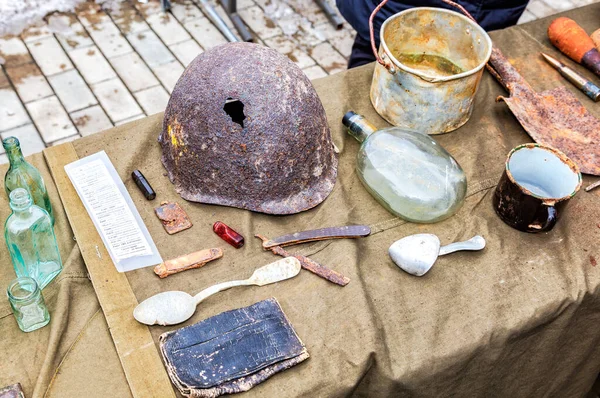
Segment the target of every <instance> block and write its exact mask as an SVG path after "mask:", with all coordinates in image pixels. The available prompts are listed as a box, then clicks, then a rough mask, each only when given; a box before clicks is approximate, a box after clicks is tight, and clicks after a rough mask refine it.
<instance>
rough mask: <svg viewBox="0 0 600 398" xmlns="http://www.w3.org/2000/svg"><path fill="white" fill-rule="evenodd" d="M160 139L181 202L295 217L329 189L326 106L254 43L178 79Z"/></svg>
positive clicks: (230, 47)
mask: <svg viewBox="0 0 600 398" xmlns="http://www.w3.org/2000/svg"><path fill="white" fill-rule="evenodd" d="M158 141H159V142H160V145H161V147H162V162H163V165H164V166H165V168H166V169H167V171H168V174H169V178H170V180H171V182H172V183H173V184H175V189H176V190H177V192H178V193H179V194H180V195H181V197H183V198H184V199H186V200H190V201H194V202H202V203H210V204H218V205H224V206H232V207H239V208H242V209H247V210H252V211H257V212H262V213H268V214H292V213H298V212H301V211H304V210H308V209H310V208H312V207H314V206H316V205H318V204H319V203H321V202H322V201H323V200H324V199H325V198H326V197H327V195H329V193H330V192H331V190H332V189H333V186H334V184H335V179H336V175H337V157H336V154H335V152H334V147H333V143H332V141H331V133H330V131H329V127H328V125H327V118H326V116H325V110H324V109H323V105H322V104H321V101H320V100H319V97H318V96H317V93H316V91H315V89H314V88H313V86H312V84H311V82H310V80H309V79H308V78H307V77H306V76H305V75H304V73H303V72H302V71H301V70H300V68H299V67H298V66H296V64H294V63H293V62H291V61H290V60H289V59H288V58H287V57H286V56H284V55H281V54H279V53H278V52H277V51H275V50H272V49H270V48H267V47H264V46H260V45H257V44H251V43H227V44H223V45H221V46H218V47H215V48H213V49H211V50H209V51H206V52H205V53H203V54H201V55H199V56H198V57H197V58H196V59H194V60H193V61H192V63H191V64H190V65H189V66H188V67H187V69H186V70H185V72H184V73H183V75H182V76H181V77H180V78H179V81H178V82H177V84H176V86H175V89H174V90H173V93H172V94H171V99H170V100H169V104H168V105H167V109H166V111H165V116H164V121H163V129H162V133H161V134H160V136H159V139H158Z"/></svg>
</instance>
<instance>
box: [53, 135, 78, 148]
mask: <svg viewBox="0 0 600 398" xmlns="http://www.w3.org/2000/svg"><path fill="white" fill-rule="evenodd" d="M78 138H81V136H80V135H79V134H76V135H72V136H70V137H66V138H62V139H60V140H57V141H54V142H53V143H51V144H50V146H56V145H60V144H64V143H65V142H71V141H75V140H76V139H78Z"/></svg>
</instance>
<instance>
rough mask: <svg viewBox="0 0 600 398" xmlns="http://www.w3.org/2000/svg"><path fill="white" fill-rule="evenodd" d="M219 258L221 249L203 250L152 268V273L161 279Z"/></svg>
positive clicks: (221, 252) (221, 253)
mask: <svg viewBox="0 0 600 398" xmlns="http://www.w3.org/2000/svg"><path fill="white" fill-rule="evenodd" d="M221 257H223V250H221V249H218V248H215V249H204V250H200V251H197V252H194V253H190V254H186V255H185V256H181V257H177V258H175V259H173V260H167V261H165V262H164V263H162V264H158V265H157V266H156V267H154V273H155V274H156V275H158V276H159V277H160V278H161V279H162V278H166V277H167V276H169V275H173V274H176V273H178V272H182V271H187V270H188V269H194V268H201V267H203V266H204V265H206V264H207V263H209V262H211V261H213V260H217V259H219V258H221Z"/></svg>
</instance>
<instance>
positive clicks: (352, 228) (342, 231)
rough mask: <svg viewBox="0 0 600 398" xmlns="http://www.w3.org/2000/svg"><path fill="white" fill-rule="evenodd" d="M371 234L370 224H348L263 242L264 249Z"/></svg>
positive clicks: (361, 236)
mask: <svg viewBox="0 0 600 398" xmlns="http://www.w3.org/2000/svg"><path fill="white" fill-rule="evenodd" d="M370 234H371V228H369V226H368V225H348V226H345V227H329V228H320V229H313V230H310V231H302V232H295V233H293V234H288V235H283V236H279V237H277V238H273V239H270V240H268V241H266V242H263V244H262V246H263V249H271V248H272V247H274V246H282V247H283V246H290V245H296V244H298V243H306V242H315V241H319V240H327V239H342V238H363V237H365V236H369V235H370Z"/></svg>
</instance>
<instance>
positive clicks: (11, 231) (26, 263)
mask: <svg viewBox="0 0 600 398" xmlns="http://www.w3.org/2000/svg"><path fill="white" fill-rule="evenodd" d="M10 208H11V209H12V210H13V212H12V214H11V215H10V216H9V217H8V219H7V220H6V223H5V225H4V238H5V240H6V245H7V246H8V250H9V253H10V256H11V260H12V263H13V267H14V269H15V273H16V274H17V277H23V276H28V277H31V278H33V279H35V281H36V282H37V284H38V285H39V287H40V289H43V288H44V287H45V286H46V285H48V283H50V282H51V281H52V280H53V279H54V278H55V277H56V276H57V275H58V274H59V273H60V272H61V270H62V261H61V259H60V253H59V250H58V245H57V243H56V236H55V235H54V229H53V227H52V221H51V220H50V216H49V215H48V213H47V212H46V211H45V210H44V209H42V208H40V207H38V206H36V205H34V204H33V203H32V200H31V196H30V195H29V192H28V191H27V190H25V189H24V188H17V189H15V190H13V191H12V192H11V193H10Z"/></svg>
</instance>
